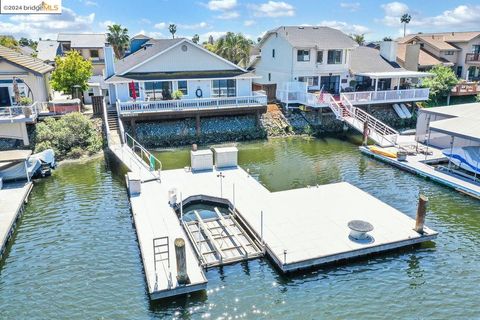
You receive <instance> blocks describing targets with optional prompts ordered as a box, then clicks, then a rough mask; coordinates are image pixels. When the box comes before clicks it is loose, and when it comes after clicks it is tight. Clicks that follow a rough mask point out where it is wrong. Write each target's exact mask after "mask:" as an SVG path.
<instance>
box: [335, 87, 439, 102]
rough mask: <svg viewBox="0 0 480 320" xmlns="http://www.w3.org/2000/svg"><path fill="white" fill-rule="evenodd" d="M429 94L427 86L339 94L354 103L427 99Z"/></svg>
mask: <svg viewBox="0 0 480 320" xmlns="http://www.w3.org/2000/svg"><path fill="white" fill-rule="evenodd" d="M429 94H430V90H429V89H428V88H414V89H401V90H382V91H356V92H343V93H342V94H341V95H343V96H345V97H348V98H349V99H350V101H352V102H354V103H355V104H368V103H384V102H402V101H414V100H427V99H428V97H429Z"/></svg>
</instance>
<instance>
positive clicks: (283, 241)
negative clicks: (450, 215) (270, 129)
mask: <svg viewBox="0 0 480 320" xmlns="http://www.w3.org/2000/svg"><path fill="white" fill-rule="evenodd" d="M110 149H111V150H112V152H113V153H114V154H115V155H116V156H117V158H119V159H120V160H121V161H122V162H123V163H124V164H125V165H126V166H127V167H128V168H129V169H130V170H131V171H132V173H131V174H130V176H129V177H128V178H127V183H128V184H129V190H130V191H129V192H130V202H131V207H132V213H133V220H134V223H135V227H136V231H137V237H138V241H139V246H140V251H141V255H142V261H143V266H144V270H145V277H146V281H147V286H148V291H149V294H150V297H151V298H152V299H160V298H164V297H169V296H175V295H179V294H183V293H188V292H193V291H197V290H202V289H205V288H206V284H207V279H206V277H205V274H204V272H203V266H205V267H207V266H210V265H221V264H222V262H224V261H222V260H223V259H225V261H226V262H227V263H228V262H231V261H240V260H241V259H242V254H241V250H240V249H239V247H241V246H244V248H243V249H244V251H243V252H244V253H245V255H246V256H248V254H247V252H248V253H252V255H251V256H250V257H249V258H251V257H252V256H253V257H258V256H260V252H259V250H257V249H258V248H261V249H262V255H263V252H265V253H266V254H268V255H269V257H270V258H271V259H272V260H273V261H274V263H275V265H276V266H277V267H278V268H279V269H280V270H281V271H282V272H292V271H296V270H301V269H305V268H310V267H314V266H319V265H323V264H327V263H332V262H336V261H343V260H347V259H352V258H357V257H362V256H366V255H369V254H373V253H380V252H384V251H387V250H392V249H396V248H400V247H405V246H410V245H413V244H416V243H421V242H424V241H430V240H432V239H434V238H435V237H436V236H437V233H436V232H435V231H433V230H431V229H429V228H427V227H424V228H423V232H416V231H415V230H414V228H415V220H413V219H411V218H410V217H408V216H406V215H404V214H403V213H401V212H399V211H398V210H396V209H394V208H392V207H390V206H388V205H387V204H385V203H383V202H382V201H380V200H378V199H376V198H374V197H372V196H371V195H369V194H367V193H365V192H363V191H362V190H360V189H358V188H356V187H354V186H352V185H350V184H348V183H345V182H342V183H336V184H330V185H323V186H315V187H308V188H301V189H295V190H287V191H281V192H270V191H269V190H267V189H266V188H265V187H264V186H262V184H261V183H259V182H258V181H257V180H255V179H254V178H253V177H252V176H251V175H249V173H247V172H246V171H245V170H243V169H242V168H240V167H238V166H235V167H231V168H227V169H223V170H217V169H215V168H212V169H211V170H205V171H195V172H192V171H191V169H190V168H185V169H177V170H167V171H161V173H160V172H159V171H156V170H155V168H153V167H152V166H151V163H152V157H153V156H152V155H148V154H147V157H145V156H143V155H141V156H139V155H137V154H136V153H134V152H132V150H131V149H130V147H128V146H127V145H123V146H111V147H110ZM142 152H143V153H145V152H148V151H145V150H144V149H143V151H142ZM145 158H147V159H150V162H151V163H150V165H147V164H146V163H145V162H144V161H143V160H142V159H145ZM207 160H209V161H211V160H210V158H209V159H207ZM172 194H174V195H175V197H172ZM192 198H206V199H210V200H213V201H217V202H218V203H223V204H225V203H228V205H229V207H230V208H231V210H232V212H233V214H232V215H231V216H228V217H227V219H223V218H221V217H218V219H217V218H215V219H214V220H215V221H213V220H212V221H202V218H199V217H198V215H197V218H198V219H197V222H196V226H197V228H198V230H197V229H195V228H192V225H191V224H189V223H186V222H182V221H181V219H180V217H179V214H178V210H177V208H178V206H179V207H182V204H183V200H187V201H188V199H192ZM172 199H174V200H173V202H174V203H175V204H176V206H177V207H176V208H175V209H174V206H172V205H171V203H172ZM180 214H181V213H180ZM233 220H235V221H238V222H239V223H236V222H235V221H233ZM356 220H361V221H360V222H361V224H364V225H367V226H369V227H371V228H373V230H370V229H369V230H368V231H369V232H368V234H365V237H363V238H361V239H359V238H355V237H353V233H352V229H351V225H352V222H353V221H356ZM209 223H210V226H208V224H209ZM240 224H241V225H242V226H245V230H247V231H248V232H249V235H248V237H242V239H241V240H238V239H237V240H233V239H234V238H236V237H237V236H239V235H242V232H243V231H241V230H242V228H239V227H240ZM349 224H350V226H349ZM217 227H220V228H222V229H223V231H222V232H223V233H225V232H226V233H227V236H225V234H223V235H222V236H218V234H217V237H216V236H215V235H214V234H213V232H212V230H213V229H214V228H217ZM234 228H235V229H234ZM195 234H196V235H195ZM228 234H232V235H228ZM250 236H251V237H250ZM177 238H182V239H189V241H185V243H186V245H185V255H186V260H187V274H188V278H189V280H190V282H189V283H188V284H180V283H178V281H177V263H176V259H175V257H174V256H173V257H172V253H174V252H175V247H174V243H173V242H174V241H175V239H177ZM226 238H229V241H224V240H225V239H226ZM218 239H224V240H222V243H223V244H224V245H227V246H229V245H233V246H234V247H235V248H237V249H238V250H239V251H238V252H239V253H236V254H232V255H229V254H228V253H227V251H228V250H227V251H226V250H222V249H221V248H220V249H219V248H218V246H219V242H218V241H219V240H218ZM246 239H249V240H248V241H246ZM230 241H231V242H230ZM206 245H208V247H209V251H208V252H207V253H214V255H213V256H210V258H207V257H206V255H205V249H201V248H205V246H206ZM247 246H249V248H247ZM202 251H203V252H202Z"/></svg>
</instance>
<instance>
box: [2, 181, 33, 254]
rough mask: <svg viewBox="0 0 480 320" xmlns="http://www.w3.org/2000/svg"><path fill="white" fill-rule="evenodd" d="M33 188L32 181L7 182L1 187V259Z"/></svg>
mask: <svg viewBox="0 0 480 320" xmlns="http://www.w3.org/2000/svg"><path fill="white" fill-rule="evenodd" d="M32 188H33V183H32V182H27V181H25V182H6V183H4V184H3V188H2V189H0V245H1V246H0V260H1V259H2V258H3V255H4V253H5V249H6V247H7V245H8V242H9V240H10V239H11V237H12V235H13V233H14V232H15V227H16V225H17V222H18V220H19V219H20V217H21V216H22V214H23V210H24V205H25V203H26V202H27V201H28V196H29V195H30V191H31V190H32Z"/></svg>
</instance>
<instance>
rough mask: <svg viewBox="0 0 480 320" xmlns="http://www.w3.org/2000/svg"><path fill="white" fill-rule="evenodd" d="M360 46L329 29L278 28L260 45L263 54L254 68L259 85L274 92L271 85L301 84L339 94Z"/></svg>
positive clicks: (340, 33)
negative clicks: (351, 58)
mask: <svg viewBox="0 0 480 320" xmlns="http://www.w3.org/2000/svg"><path fill="white" fill-rule="evenodd" d="M357 46H358V45H357V44H356V43H355V41H353V40H352V39H351V38H350V37H349V36H347V35H346V34H344V33H343V32H341V31H340V30H336V29H332V28H329V27H306V26H305V27H303V26H289V27H287V26H285V27H283V26H282V27H279V28H276V29H274V30H271V31H269V32H267V34H266V35H265V36H264V37H263V38H262V40H261V41H260V43H259V47H260V49H261V54H260V57H259V59H256V60H255V61H254V65H253V67H254V68H255V74H256V75H258V76H260V77H261V78H260V79H258V81H256V84H258V85H261V86H262V87H264V88H265V89H267V90H266V91H268V92H271V91H272V90H269V89H268V88H269V87H272V85H277V86H278V85H279V84H280V83H283V82H288V81H301V82H307V83H308V87H309V89H311V90H315V89H317V90H320V88H323V89H324V91H326V92H330V93H338V92H339V91H340V88H341V87H346V86H348V83H349V60H350V55H351V51H352V50H353V49H354V48H356V47H357ZM273 91H274V90H273ZM269 98H271V97H269Z"/></svg>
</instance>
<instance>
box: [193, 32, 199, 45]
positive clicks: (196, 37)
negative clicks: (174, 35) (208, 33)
mask: <svg viewBox="0 0 480 320" xmlns="http://www.w3.org/2000/svg"><path fill="white" fill-rule="evenodd" d="M192 41H193V42H194V43H198V42H199V41H200V36H199V35H198V34H196V33H195V34H194V35H193V37H192Z"/></svg>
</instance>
